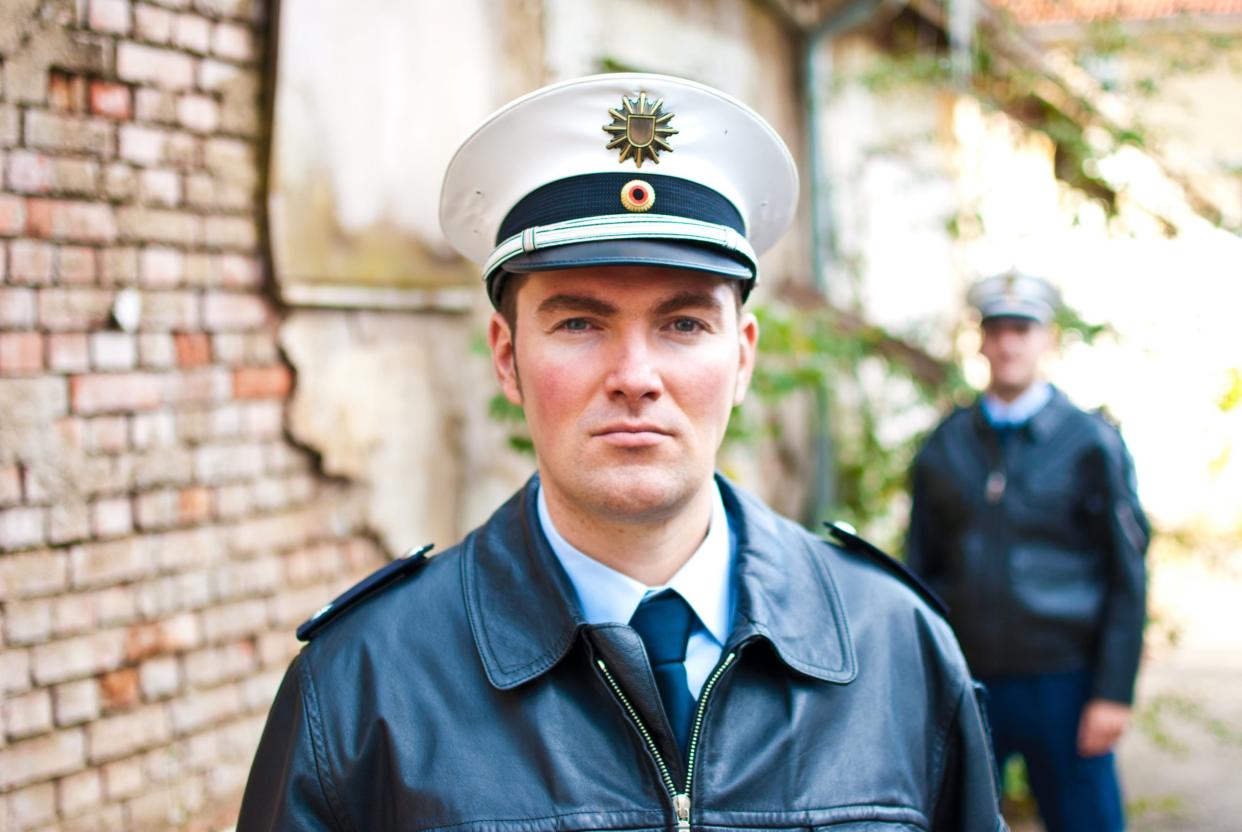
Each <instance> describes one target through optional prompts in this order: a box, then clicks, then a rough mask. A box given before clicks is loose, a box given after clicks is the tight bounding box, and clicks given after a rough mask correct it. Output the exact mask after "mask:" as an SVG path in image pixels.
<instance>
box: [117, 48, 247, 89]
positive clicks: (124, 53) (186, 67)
mask: <svg viewBox="0 0 1242 832" xmlns="http://www.w3.org/2000/svg"><path fill="white" fill-rule="evenodd" d="M226 41H227V38H226ZM116 69H117V74H118V75H119V76H120V78H121V80H122V81H130V82H133V83H138V84H150V85H152V86H155V87H161V88H164V89H189V88H190V87H191V86H193V85H194V60H193V59H192V58H190V57H189V56H188V55H183V54H181V53H179V52H174V51H172V50H170V49H158V48H155V47H151V46H143V45H142V44H138V43H131V42H128V41H125V42H122V43H120V44H118V45H117V48H116Z"/></svg>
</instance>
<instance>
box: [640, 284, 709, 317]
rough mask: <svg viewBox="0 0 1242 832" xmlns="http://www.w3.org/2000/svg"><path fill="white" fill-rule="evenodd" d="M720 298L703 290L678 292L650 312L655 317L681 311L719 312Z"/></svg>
mask: <svg viewBox="0 0 1242 832" xmlns="http://www.w3.org/2000/svg"><path fill="white" fill-rule="evenodd" d="M723 308H724V307H723V304H721V303H720V298H718V297H716V295H715V294H714V293H712V292H708V291H706V290H704V289H687V290H686V291H684V292H678V293H677V294H675V295H673V296H672V297H670V298H665V299H664V300H662V301H660V302H659V303H657V304H656V305H655V308H654V309H652V311H653V312H654V313H655V314H657V315H669V314H672V313H673V312H680V311H682V310H683V309H707V310H710V311H712V312H719V311H720V310H721V309H723Z"/></svg>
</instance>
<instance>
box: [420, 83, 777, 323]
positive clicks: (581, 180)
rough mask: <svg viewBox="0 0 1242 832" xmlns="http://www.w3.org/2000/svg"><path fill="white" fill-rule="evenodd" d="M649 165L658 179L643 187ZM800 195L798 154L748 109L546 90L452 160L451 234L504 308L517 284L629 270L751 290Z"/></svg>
mask: <svg viewBox="0 0 1242 832" xmlns="http://www.w3.org/2000/svg"><path fill="white" fill-rule="evenodd" d="M617 102H620V106H618V104H617ZM604 113H607V114H608V115H610V116H611V117H612V123H611V124H607V125H602V129H603V131H604V132H605V133H606V134H607V135H606V136H604V137H601V135H600V130H601V124H600V116H601V115H603V114H604ZM674 121H675V122H676V124H677V126H676V127H673V126H672V122H674ZM609 137H611V138H609ZM674 150H676V152H673V151H674ZM631 162H633V165H634V167H630V163H631ZM644 162H651V163H652V164H653V165H654V164H658V165H659V169H660V172H659V173H658V174H657V173H654V172H648V170H649V169H648V170H644V171H643V178H642V179H636V178H634V172H635V170H636V169H637V168H639V167H641V166H642V165H643V163H644ZM797 198H798V174H797V169H796V167H795V166H794V162H793V158H792V157H791V156H790V154H789V150H788V149H787V148H786V147H785V143H784V142H783V141H781V138H780V136H778V135H777V134H776V132H775V131H774V130H773V129H772V128H771V126H769V125H768V123H767V122H766V121H764V120H763V119H762V118H761V117H760V116H759V115H758V114H756V113H755V112H754V111H753V110H751V109H750V108H749V107H747V106H746V105H745V104H742V103H741V102H739V101H737V100H736V99H734V98H731V97H729V96H728V95H725V94H724V93H722V92H720V91H719V90H715V89H712V88H711V87H708V86H705V85H703V84H698V83H695V82H693V81H687V80H685V79H682V78H672V77H669V76H664V75H645V74H638V73H617V74H611V75H594V76H590V77H587V78H576V79H573V80H571V81H564V82H562V83H559V84H553V85H552V86H549V87H544V88H543V89H540V90H536V91H534V92H532V93H530V94H528V95H526V96H523V97H522V98H519V99H517V100H516V101H514V102H512V103H510V104H508V105H507V106H505V107H503V108H501V109H500V110H499V111H497V112H496V113H494V114H493V115H492V116H490V117H489V118H488V119H487V120H486V121H484V122H483V124H482V125H481V126H480V127H479V128H478V129H477V130H475V131H474V133H473V134H471V135H470V136H469V137H468V138H467V139H466V140H465V141H464V142H463V143H462V145H461V147H460V148H458V150H457V153H456V154H455V155H454V156H453V159H452V161H450V162H449V166H448V170H447V171H446V172H445V175H444V187H443V190H442V192H441V195H440V226H441V228H442V229H443V230H444V234H445V236H446V237H447V238H448V240H449V242H450V243H451V244H452V245H453V247H454V248H456V249H457V250H458V251H459V252H461V253H462V254H464V255H465V256H466V257H468V258H470V259H471V260H474V261H476V262H479V263H481V264H483V278H484V280H485V281H486V282H487V289H488V295H489V297H490V298H491V300H492V302H493V303H498V302H499V298H500V293H501V290H502V288H503V285H504V278H505V276H506V275H509V274H519V273H526V272H536V271H556V270H558V269H572V268H585V267H603V266H621V265H646V266H655V267H663V268H674V269H690V270H694V271H700V272H707V273H710V274H716V275H720V276H722V277H725V278H731V279H737V280H743V281H746V282H745V284H744V286H743V291H744V292H747V291H749V289H750V287H751V286H753V284H754V282H755V279H756V278H757V277H758V273H759V264H758V259H759V254H760V253H762V252H763V251H765V250H767V249H768V248H770V247H771V246H772V244H774V243H775V242H776V240H777V239H779V238H780V236H781V235H782V234H783V233H784V232H785V230H786V229H787V228H788V227H789V225H790V223H791V222H792V220H793V215H794V208H795V205H796V203H797Z"/></svg>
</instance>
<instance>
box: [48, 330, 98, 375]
mask: <svg viewBox="0 0 1242 832" xmlns="http://www.w3.org/2000/svg"><path fill="white" fill-rule="evenodd" d="M89 345H90V342H89V340H88V339H87V336H86V334H85V333H81V332H71V333H53V334H51V335H49V336H47V364H48V368H49V369H52V370H59V371H61V372H82V371H84V370H88V369H90V364H91V362H90V346H89Z"/></svg>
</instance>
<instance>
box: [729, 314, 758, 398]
mask: <svg viewBox="0 0 1242 832" xmlns="http://www.w3.org/2000/svg"><path fill="white" fill-rule="evenodd" d="M737 340H738V358H739V360H738V362H737V385H736V386H735V387H734V391H733V406H734V407H737V406H738V405H739V404H741V403H742V401H743V400H744V399H745V398H746V391H747V390H749V389H750V379H751V376H753V375H754V372H755V352H756V350H757V348H758V344H759V321H758V319H756V318H755V316H754V315H753V314H751V313H750V312H743V313H742V314H741V317H740V319H739V320H738V326H737Z"/></svg>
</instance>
